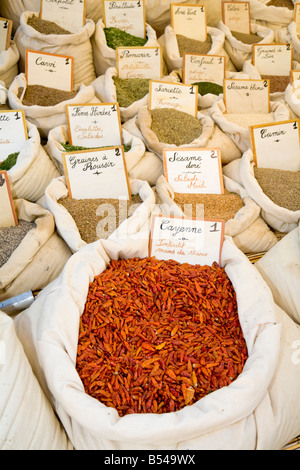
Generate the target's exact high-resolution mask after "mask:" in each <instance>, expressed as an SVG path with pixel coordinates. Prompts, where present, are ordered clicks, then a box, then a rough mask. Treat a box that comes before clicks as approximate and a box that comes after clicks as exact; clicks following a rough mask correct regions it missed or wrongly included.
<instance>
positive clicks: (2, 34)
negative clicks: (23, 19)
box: [0, 18, 13, 52]
mask: <svg viewBox="0 0 300 470" xmlns="http://www.w3.org/2000/svg"><path fill="white" fill-rule="evenodd" d="M12 26H13V22H12V20H7V19H6V18H0V52H3V51H6V49H8V48H9V45H10V38H11V32H12Z"/></svg>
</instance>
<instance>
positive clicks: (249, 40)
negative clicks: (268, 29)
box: [230, 31, 262, 44]
mask: <svg viewBox="0 0 300 470" xmlns="http://www.w3.org/2000/svg"><path fill="white" fill-rule="evenodd" d="M230 32H231V34H232V36H234V37H235V38H236V39H237V40H238V41H241V42H242V43H243V44H257V43H259V42H260V41H261V40H262V38H261V37H260V36H258V35H257V34H251V33H250V34H247V33H240V32H239V31H230Z"/></svg>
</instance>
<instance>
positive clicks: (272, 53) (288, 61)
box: [252, 44, 293, 76]
mask: <svg viewBox="0 0 300 470" xmlns="http://www.w3.org/2000/svg"><path fill="white" fill-rule="evenodd" d="M252 62H253V65H255V67H256V68H257V70H258V71H259V73H260V74H261V75H281V76H283V75H285V76H286V75H290V71H291V69H292V63H293V46H292V45H291V44H261V45H259V44H253V46H252Z"/></svg>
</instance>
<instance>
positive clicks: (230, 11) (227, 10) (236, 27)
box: [222, 2, 251, 34]
mask: <svg viewBox="0 0 300 470" xmlns="http://www.w3.org/2000/svg"><path fill="white" fill-rule="evenodd" d="M222 8H223V9H222V19H223V23H224V24H225V25H226V26H228V28H229V29H230V31H236V32H238V33H246V34H250V32H251V27H250V3H249V2H222Z"/></svg>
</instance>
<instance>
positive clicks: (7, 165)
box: [0, 152, 20, 171]
mask: <svg viewBox="0 0 300 470" xmlns="http://www.w3.org/2000/svg"><path fill="white" fill-rule="evenodd" d="M19 153H20V152H15V153H11V154H10V155H8V157H6V159H5V160H3V162H1V163H0V170H1V171H3V170H6V171H8V170H10V169H11V168H12V167H13V166H15V164H16V163H17V158H18V156H19Z"/></svg>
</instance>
